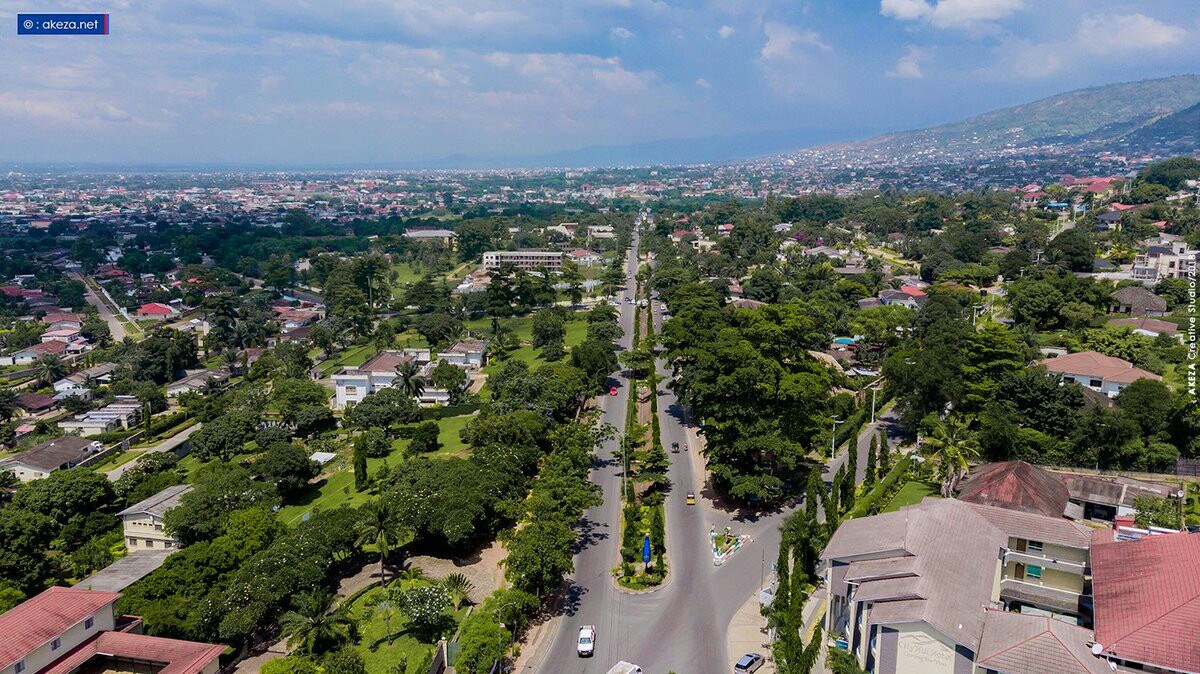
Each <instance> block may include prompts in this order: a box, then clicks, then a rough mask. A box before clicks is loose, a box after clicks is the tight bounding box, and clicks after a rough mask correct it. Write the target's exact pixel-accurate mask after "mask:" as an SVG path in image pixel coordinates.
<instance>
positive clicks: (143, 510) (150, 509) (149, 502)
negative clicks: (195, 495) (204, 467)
mask: <svg viewBox="0 0 1200 674" xmlns="http://www.w3.org/2000/svg"><path fill="white" fill-rule="evenodd" d="M191 488H192V485H190V484H177V485H174V486H171V487H167V488H166V489H164V490H162V491H160V492H158V493H157V494H155V495H154V496H151V497H149V498H146V499H143V500H141V501H138V502H137V503H134V504H133V505H131V506H129V507H128V508H126V509H124V510H122V511H121V512H119V513H117V517H123V516H125V515H141V514H145V515H153V516H155V517H162V516H163V515H165V514H167V511H168V510H170V509H171V508H174V507H175V506H177V505H179V501H180V500H181V499H182V498H183V495H184V494H185V493H187V491H188V490H189V489H191Z"/></svg>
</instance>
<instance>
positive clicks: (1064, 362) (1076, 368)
mask: <svg viewBox="0 0 1200 674" xmlns="http://www.w3.org/2000/svg"><path fill="white" fill-rule="evenodd" d="M1037 364H1038V365H1045V366H1046V369H1047V370H1049V371H1051V372H1057V373H1060V374H1081V375H1086V376H1089V377H1100V378H1102V379H1106V380H1108V381H1110V382H1116V383H1119V384H1128V383H1130V382H1133V381H1135V380H1138V379H1159V380H1161V379H1162V377H1160V376H1158V375H1156V374H1154V373H1153V372H1147V371H1146V370H1143V369H1141V368H1136V367H1134V366H1133V364H1132V363H1130V362H1129V361H1127V360H1122V359H1120V358H1114V357H1112V356H1106V355H1104V354H1102V353H1098V352H1096V351H1080V352H1079V353H1068V354H1066V355H1064V356H1059V357H1057V358H1045V359H1043V360H1039V361H1037Z"/></svg>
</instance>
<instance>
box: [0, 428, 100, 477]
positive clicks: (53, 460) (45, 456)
mask: <svg viewBox="0 0 1200 674" xmlns="http://www.w3.org/2000/svg"><path fill="white" fill-rule="evenodd" d="M92 442H93V441H91V440H88V439H87V438H81V437H79V436H77V435H64V436H62V437H59V438H54V439H53V440H47V441H45V442H42V443H39V444H36V445H34V446H33V447H30V448H29V449H27V450H25V451H23V452H21V453H20V454H17V455H16V456H13V457H10V460H11V461H13V462H19V463H23V464H25V465H26V466H30V467H33V468H40V469H42V470H46V471H51V470H58V468H59V467H60V466H64V465H67V464H73V463H79V462H80V461H82V460H83V459H84V458H86V457H87V453H88V448H90V447H91V446H92Z"/></svg>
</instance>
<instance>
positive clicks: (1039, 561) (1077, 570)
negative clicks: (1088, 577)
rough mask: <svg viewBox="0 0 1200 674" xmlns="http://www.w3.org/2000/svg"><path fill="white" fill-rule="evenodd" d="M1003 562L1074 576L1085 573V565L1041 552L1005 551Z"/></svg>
mask: <svg viewBox="0 0 1200 674" xmlns="http://www.w3.org/2000/svg"><path fill="white" fill-rule="evenodd" d="M1004 561H1005V563H1008V562H1016V563H1018V564H1024V565H1026V566H1040V567H1042V568H1043V569H1054V570H1056V571H1065V572H1066V573H1073V574H1076V575H1080V576H1082V575H1085V574H1086V573H1087V569H1088V567H1087V564H1085V563H1083V562H1077V561H1075V560H1072V559H1057V558H1054V557H1050V556H1048V555H1046V554H1045V553H1042V552H1037V551H1034V550H1026V551H1025V552H1020V551H1018V550H1006V551H1005V552H1004Z"/></svg>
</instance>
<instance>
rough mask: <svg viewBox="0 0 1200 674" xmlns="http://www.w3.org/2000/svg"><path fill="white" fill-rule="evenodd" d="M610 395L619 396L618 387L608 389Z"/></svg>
mask: <svg viewBox="0 0 1200 674" xmlns="http://www.w3.org/2000/svg"><path fill="white" fill-rule="evenodd" d="M608 395H610V396H615V395H617V387H616V386H613V387H612V388H610V389H608Z"/></svg>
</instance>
